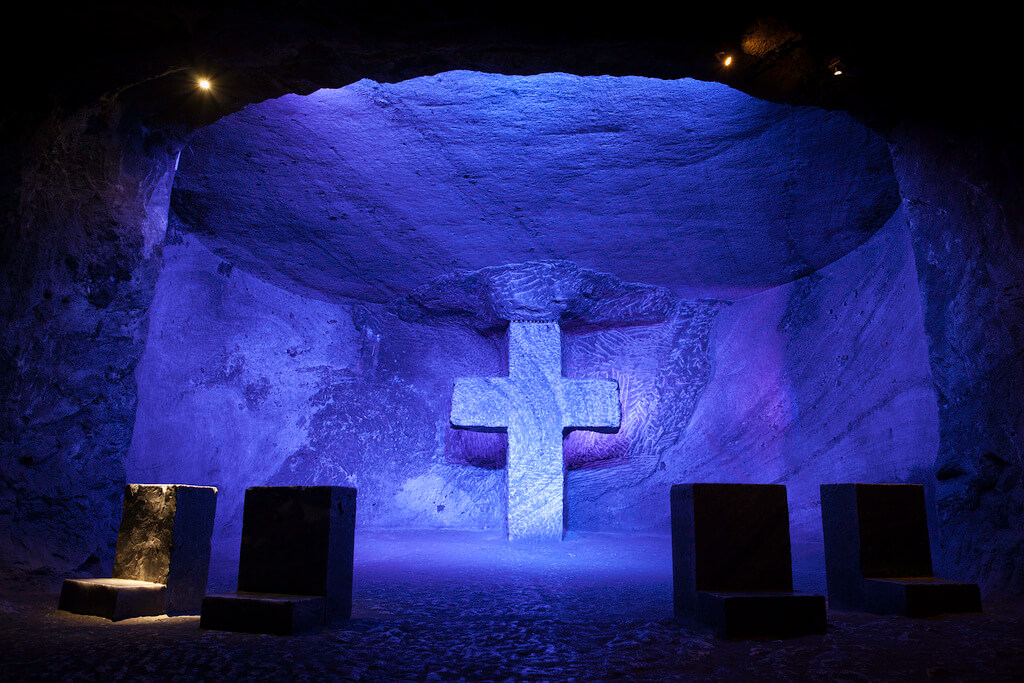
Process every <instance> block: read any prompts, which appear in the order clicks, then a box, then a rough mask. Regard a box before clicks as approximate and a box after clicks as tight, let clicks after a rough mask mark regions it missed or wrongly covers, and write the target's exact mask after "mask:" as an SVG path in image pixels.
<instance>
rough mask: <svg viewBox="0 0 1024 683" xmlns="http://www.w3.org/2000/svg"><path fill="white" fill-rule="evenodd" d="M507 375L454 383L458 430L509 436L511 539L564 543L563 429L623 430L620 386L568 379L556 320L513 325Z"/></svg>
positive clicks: (606, 381) (453, 416)
mask: <svg viewBox="0 0 1024 683" xmlns="http://www.w3.org/2000/svg"><path fill="white" fill-rule="evenodd" d="M508 368H509V372H508V377H474V378H460V379H457V380H455V388H454V391H453V394H452V412H451V423H452V425H453V426H455V427H467V428H474V427H475V428H490V429H494V428H504V429H506V430H507V431H508V459H507V465H506V477H507V481H508V493H507V496H508V537H509V539H517V538H533V539H561V538H562V530H563V525H562V496H563V486H564V477H565V466H564V464H563V461H562V435H563V432H564V430H565V429H567V428H569V429H588V428H589V429H593V428H614V427H618V426H619V420H620V414H619V386H618V383H617V382H616V381H615V380H611V379H568V378H566V377H562V333H561V329H560V328H559V326H558V323H557V322H521V321H513V322H511V323H509V328H508Z"/></svg>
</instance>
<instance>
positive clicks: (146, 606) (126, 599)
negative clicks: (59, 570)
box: [57, 579, 167, 621]
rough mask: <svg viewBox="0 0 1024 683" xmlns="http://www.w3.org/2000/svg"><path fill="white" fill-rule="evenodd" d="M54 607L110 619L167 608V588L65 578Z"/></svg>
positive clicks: (148, 614)
mask: <svg viewBox="0 0 1024 683" xmlns="http://www.w3.org/2000/svg"><path fill="white" fill-rule="evenodd" d="M57 609H60V610H64V611H65V612H73V613H74V614H88V615H91V616H96V617H104V618H106V619H110V620H111V621H120V620H121V619H131V618H133V617H151V616H157V615H159V614H164V613H165V612H166V611H167V587H166V586H164V585H163V584H161V583H153V582H151V581H135V580H133V579H65V580H64V585H63V586H61V590H60V599H59V600H58V602H57Z"/></svg>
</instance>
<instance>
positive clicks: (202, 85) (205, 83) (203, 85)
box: [197, 78, 213, 90]
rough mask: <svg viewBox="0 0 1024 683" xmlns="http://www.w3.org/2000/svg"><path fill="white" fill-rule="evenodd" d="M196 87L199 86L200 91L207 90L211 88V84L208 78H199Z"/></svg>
mask: <svg viewBox="0 0 1024 683" xmlns="http://www.w3.org/2000/svg"><path fill="white" fill-rule="evenodd" d="M197 85H198V86H199V89H200V90H209V89H210V88H211V87H212V86H213V84H212V83H210V79H209V78H200V79H199V82H198V83H197Z"/></svg>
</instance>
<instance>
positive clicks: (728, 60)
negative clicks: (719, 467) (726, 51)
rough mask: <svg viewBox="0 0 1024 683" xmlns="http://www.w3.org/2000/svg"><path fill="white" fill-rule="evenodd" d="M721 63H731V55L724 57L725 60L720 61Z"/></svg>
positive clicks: (727, 64)
mask: <svg viewBox="0 0 1024 683" xmlns="http://www.w3.org/2000/svg"><path fill="white" fill-rule="evenodd" d="M722 64H725V65H726V66H729V65H730V64H732V55H729V56H727V57H726V58H725V61H723V62H722Z"/></svg>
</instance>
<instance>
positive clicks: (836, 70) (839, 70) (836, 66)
mask: <svg viewBox="0 0 1024 683" xmlns="http://www.w3.org/2000/svg"><path fill="white" fill-rule="evenodd" d="M828 70H829V72H831V74H832V75H833V76H842V75H843V63H842V62H841V61H839V57H836V58H835V59H833V60H832V61H831V62H829V63H828Z"/></svg>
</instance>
